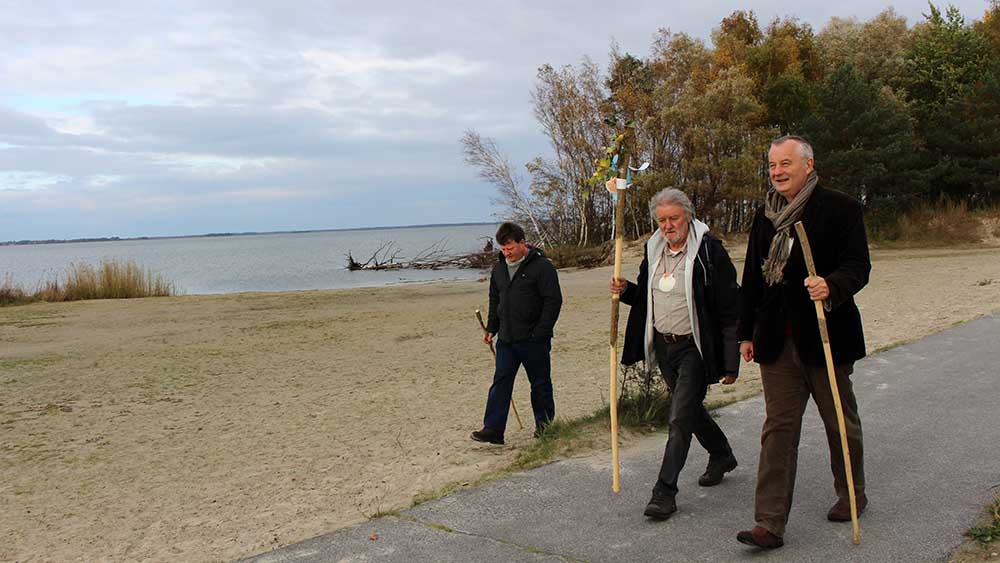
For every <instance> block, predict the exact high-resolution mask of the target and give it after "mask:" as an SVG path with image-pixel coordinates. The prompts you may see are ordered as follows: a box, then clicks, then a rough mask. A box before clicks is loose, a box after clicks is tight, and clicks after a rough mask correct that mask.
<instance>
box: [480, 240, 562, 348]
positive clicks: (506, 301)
mask: <svg viewBox="0 0 1000 563" xmlns="http://www.w3.org/2000/svg"><path fill="white" fill-rule="evenodd" d="M560 308H562V292H561V291H560V290H559V276H558V274H556V268H555V266H553V265H552V262H549V259H548V258H546V257H545V254H543V253H542V251H541V250H539V249H537V248H532V249H531V250H529V251H528V254H527V256H525V258H524V262H521V265H520V266H519V267H518V268H517V271H516V272H514V279H511V278H510V274H509V273H508V270H507V262H506V261H505V260H504V257H503V253H500V257H499V259H498V260H497V264H496V266H494V267H493V272H492V274H490V314H489V321H488V322H487V323H486V330H487V331H489V332H490V333H492V334H496V335H497V338H499V339H500V340H503V341H504V342H516V341H518V340H524V339H526V338H551V337H552V328H553V327H554V326H555V324H556V319H558V318H559V309H560Z"/></svg>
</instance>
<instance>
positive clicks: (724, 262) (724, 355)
mask: <svg viewBox="0 0 1000 563" xmlns="http://www.w3.org/2000/svg"><path fill="white" fill-rule="evenodd" d="M692 228H693V227H692ZM647 248H648V246H647ZM691 287H692V293H693V294H694V309H695V312H696V314H697V315H698V336H699V339H700V340H701V357H702V360H703V361H704V364H705V380H706V382H707V383H715V382H717V381H719V379H721V378H722V377H723V376H726V375H733V376H736V375H738V374H739V369H740V349H739V341H738V340H737V338H736V325H737V314H738V313H737V312H738V302H739V286H738V285H737V284H736V268H735V267H734V266H733V261H732V260H731V259H730V258H729V253H727V252H726V249H725V247H724V246H723V245H722V242H721V241H720V240H719V239H717V238H715V237H714V236H712V234H711V233H705V235H704V236H703V237H702V239H701V245H700V246H699V247H698V255H697V256H696V258H695V261H694V276H693V277H692V279H691ZM647 291H649V256H648V250H646V249H644V256H643V259H642V264H640V265H639V276H638V277H637V278H636V281H635V283H632V282H628V287H627V288H626V289H625V291H623V292H622V294H621V296H620V298H619V299H620V300H621V302H622V303H625V304H626V305H630V306H631V307H632V309H631V310H630V311H629V314H628V323H627V324H626V326H625V344H624V347H623V349H622V364H624V365H627V366H628V365H632V364H634V363H636V362H638V361H643V360H645V358H646V341H645V335H646V330H647V328H648V329H649V330H652V326H647V325H646V307H647V302H646V292H647ZM647 367H652V366H647Z"/></svg>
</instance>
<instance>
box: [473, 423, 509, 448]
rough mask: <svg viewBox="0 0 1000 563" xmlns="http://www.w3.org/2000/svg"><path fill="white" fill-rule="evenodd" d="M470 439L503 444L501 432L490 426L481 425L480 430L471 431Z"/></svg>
mask: <svg viewBox="0 0 1000 563" xmlns="http://www.w3.org/2000/svg"><path fill="white" fill-rule="evenodd" d="M472 439H473V440H475V441H477V442H487V443H489V444H499V445H501V446H502V445H503V434H502V433H500V432H497V431H496V430H494V429H492V428H486V427H483V429H482V430H476V431H475V432H473V433H472Z"/></svg>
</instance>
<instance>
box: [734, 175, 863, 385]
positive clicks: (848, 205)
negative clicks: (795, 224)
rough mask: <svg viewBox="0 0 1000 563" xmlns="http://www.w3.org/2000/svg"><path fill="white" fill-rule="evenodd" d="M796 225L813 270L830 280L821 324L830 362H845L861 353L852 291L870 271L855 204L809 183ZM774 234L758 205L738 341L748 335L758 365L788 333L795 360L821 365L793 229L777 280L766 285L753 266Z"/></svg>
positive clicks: (813, 314)
mask: <svg viewBox="0 0 1000 563" xmlns="http://www.w3.org/2000/svg"><path fill="white" fill-rule="evenodd" d="M802 224H803V225H804V226H805V228H806V235H807V236H808V237H809V245H810V246H811V247H812V252H813V260H814V261H815V263H816V274H817V275H819V276H820V277H823V278H825V279H826V283H827V285H828V286H829V287H830V297H829V299H828V301H829V303H830V305H831V307H832V310H830V311H827V312H826V324H827V329H828V332H829V336H830V348H831V350H832V351H833V363H834V364H836V365H842V364H849V363H853V362H854V361H856V360H859V359H861V358H863V357H864V356H865V335H864V332H863V330H862V328H861V313H859V312H858V307H857V305H855V304H854V294H855V293H857V292H858V291H860V290H861V288H863V287H864V286H865V285H866V284H867V283H868V275H869V273H870V272H871V259H870V258H869V256H868V237H867V235H866V234H865V223H864V212H863V210H862V208H861V203H860V202H858V200H856V199H854V198H853V197H851V196H849V195H847V194H844V193H842V192H839V191H836V190H827V189H824V188H822V187H820V186H816V189H815V191H813V193H812V196H810V197H809V202H808V203H806V206H805V209H804V210H803V212H802ZM774 234H775V229H774V225H773V224H772V223H771V221H770V220H769V219H768V218H767V217H766V216H765V215H764V209H763V207H762V208H760V209H758V210H757V214H756V215H755V216H754V221H753V226H752V227H751V229H750V238H749V240H748V241H747V259H746V263H745V264H744V265H743V291H742V295H741V299H740V329H739V336H740V340H752V341H753V345H754V360H755V361H756V362H758V363H764V364H766V363H770V362H773V361H774V360H776V359H777V358H778V355H779V354H781V350H782V348H784V344H785V337H786V334H791V336H792V338H793V339H794V342H795V347H796V349H797V350H798V353H799V357H800V358H801V359H802V362H803V363H805V364H806V365H810V366H824V365H825V364H826V358H825V355H824V353H823V344H822V341H821V340H820V335H819V324H818V323H817V320H816V306H815V305H814V304H813V301H812V300H811V299H810V298H809V292H808V291H807V290H806V288H805V286H804V285H803V282H804V280H805V278H806V277H807V276H808V272H807V270H806V263H805V258H803V255H802V246H801V245H800V244H799V241H798V240H797V235H796V233H795V229H794V228H793V229H792V236H793V237H794V238H796V240H795V243H794V245H793V246H792V250H791V254H790V255H789V257H788V263H787V264H786V265H785V278H784V281H783V282H782V283H780V284H776V285H774V286H767V285H766V284H765V283H764V276H763V273H762V272H761V265H762V264H763V263H764V260H765V259H766V258H767V253H768V250H769V248H770V246H771V239H772V238H774Z"/></svg>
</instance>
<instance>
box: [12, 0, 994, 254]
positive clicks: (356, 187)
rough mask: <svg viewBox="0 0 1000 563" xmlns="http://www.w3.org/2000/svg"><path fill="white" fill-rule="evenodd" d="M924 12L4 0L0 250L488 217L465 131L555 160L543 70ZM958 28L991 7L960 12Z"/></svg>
mask: <svg viewBox="0 0 1000 563" xmlns="http://www.w3.org/2000/svg"><path fill="white" fill-rule="evenodd" d="M888 5H892V6H894V7H895V9H896V11H897V12H898V13H900V14H902V15H904V16H906V17H907V20H908V21H909V22H910V23H911V24H912V23H914V22H916V21H919V20H920V19H921V13H922V12H927V11H928V9H927V4H926V3H925V2H921V1H912V0H908V1H902V0H899V1H896V2H883V1H871V0H844V1H841V2H830V1H829V0H801V1H799V2H797V3H792V2H787V1H786V2H778V1H766V2H764V1H752V0H746V1H744V2H743V3H734V2H721V1H719V0H701V1H698V2H671V1H668V0H660V1H658V2H652V1H649V2H644V1H633V0H623V1H620V2H613V3H607V2H600V3H598V2H589V1H583V0H575V1H563V0H558V1H545V0H534V1H522V0H508V1H505V2H494V1H484V2H469V1H463V2H410V1H400V0H393V1H381V0H371V1H367V2H362V1H353V2H345V1H339V0H335V1H323V2H319V1H318V2H306V1H296V0H285V1H280V2H279V1H277V0H269V1H261V0H240V1H237V0H232V1H209V0H198V1H192V2H186V1H172V2H142V1H135V2H118V1H116V2H110V1H102V0H84V1H79V2H77V1H70V0H65V1H61V2H58V1H56V2H50V1H45V0H31V1H21V0H14V1H4V0H0V52H2V53H3V56H2V57H0V241H4V240H19V239H46V238H78V237H102V236H123V237H124V236H158V235H179V234H199V233H209V232H242V231H272V230H296V229H327V228H353V227H366V226H378V225H411V224H425V223H446V222H466V221H488V220H491V219H493V215H494V213H495V212H497V211H498V208H497V206H496V205H495V204H494V203H493V202H492V199H493V196H494V191H493V188H492V187H490V186H488V185H485V184H483V183H482V182H480V181H478V180H477V179H476V177H475V173H474V171H473V170H470V169H468V168H466V167H465V166H464V165H463V163H462V158H461V150H460V145H459V143H458V139H459V137H460V135H461V134H462V131H464V130H465V129H469V128H473V129H476V130H477V131H479V132H480V133H481V134H483V135H486V136H491V137H494V138H496V139H497V140H498V142H499V143H500V145H501V146H502V147H503V149H504V150H505V152H507V153H508V155H509V156H510V158H511V160H512V162H515V163H517V164H519V165H520V164H523V163H524V162H526V161H527V160H529V159H530V158H532V157H534V156H536V155H546V154H547V153H548V147H547V145H546V143H545V139H544V138H543V137H542V136H541V134H540V133H539V130H538V126H537V124H536V123H535V121H534V118H533V116H532V113H531V106H530V92H531V88H532V85H533V81H534V76H535V72H536V70H537V68H538V67H539V66H540V65H542V64H545V63H549V64H552V65H555V66H561V65H565V64H577V63H578V62H579V61H580V60H581V59H582V57H584V56H589V57H591V58H592V59H594V60H595V61H597V62H599V63H600V64H601V65H602V66H604V65H605V64H606V61H607V52H608V49H609V46H610V44H611V42H612V41H616V42H617V43H618V44H619V45H620V46H621V48H622V50H624V51H627V52H630V53H632V54H636V55H638V56H645V55H646V54H647V52H648V48H649V45H650V43H651V40H652V38H653V36H654V34H655V33H656V31H657V29H659V28H669V29H671V30H672V31H675V32H678V31H683V32H687V33H689V34H691V35H694V36H698V37H702V38H705V39H707V38H708V37H709V34H710V32H711V30H712V28H713V27H714V26H716V25H717V24H718V22H719V20H720V19H722V18H723V17H725V16H726V15H728V14H729V13H731V12H732V11H733V10H734V9H738V8H750V9H753V10H754V11H755V12H756V13H757V15H758V18H759V19H760V21H761V22H762V24H763V23H766V22H767V21H769V20H770V19H771V18H773V17H774V16H786V15H796V16H798V17H799V18H800V19H801V20H803V21H806V22H809V23H810V24H812V25H813V28H814V29H815V30H817V31H818V30H819V29H821V28H822V27H823V25H824V24H825V23H826V22H827V21H828V20H829V18H830V17H831V16H841V17H845V16H856V17H858V18H859V19H861V20H866V19H868V18H870V17H872V16H874V15H875V14H876V13H878V12H879V11H881V10H882V9H883V8H884V7H886V6H888ZM956 5H957V6H958V7H959V8H960V9H961V11H962V13H963V14H964V15H965V16H966V18H967V19H968V20H972V19H979V18H980V17H981V16H982V14H983V12H984V10H985V9H986V6H987V0H958V1H957V2H956Z"/></svg>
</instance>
